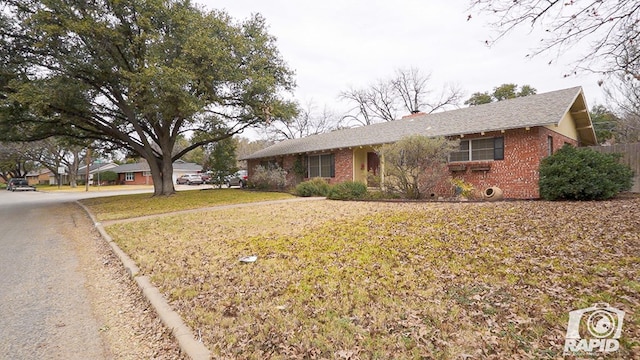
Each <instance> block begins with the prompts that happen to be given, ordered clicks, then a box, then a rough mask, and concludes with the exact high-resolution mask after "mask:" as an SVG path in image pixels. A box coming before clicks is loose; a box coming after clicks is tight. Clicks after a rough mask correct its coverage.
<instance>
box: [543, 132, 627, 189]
mask: <svg viewBox="0 0 640 360" xmlns="http://www.w3.org/2000/svg"><path fill="white" fill-rule="evenodd" d="M619 158H620V154H606V153H599V152H597V151H594V150H592V149H589V148H575V147H573V146H570V145H565V146H564V147H562V148H561V149H560V150H558V151H557V152H556V153H554V154H553V155H551V156H549V157H547V158H545V159H543V160H542V162H541V163H540V181H539V184H540V196H541V197H542V198H543V199H545V200H605V199H610V198H612V197H614V196H615V195H617V194H618V193H620V192H621V191H626V190H629V189H631V186H632V179H633V172H632V171H631V169H630V168H629V167H628V166H627V165H624V164H621V163H619V162H618V160H619Z"/></svg>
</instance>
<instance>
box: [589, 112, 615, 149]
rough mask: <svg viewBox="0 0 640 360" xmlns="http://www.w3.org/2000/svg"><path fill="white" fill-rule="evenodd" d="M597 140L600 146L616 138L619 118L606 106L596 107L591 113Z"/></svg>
mask: <svg viewBox="0 0 640 360" xmlns="http://www.w3.org/2000/svg"><path fill="white" fill-rule="evenodd" d="M589 115H591V122H592V123H593V129H594V131H595V132H596V138H597V139H598V142H599V143H600V144H604V143H606V142H607V141H608V140H611V139H614V138H615V132H616V125H617V124H618V122H619V121H620V119H618V117H617V116H616V115H615V114H614V113H613V112H612V111H610V110H609V109H607V108H606V107H605V106H604V105H594V106H593V107H592V108H591V111H590V113H589Z"/></svg>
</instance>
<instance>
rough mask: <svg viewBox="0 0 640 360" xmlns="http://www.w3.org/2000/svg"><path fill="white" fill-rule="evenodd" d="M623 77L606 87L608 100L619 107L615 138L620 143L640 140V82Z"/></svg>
mask: <svg viewBox="0 0 640 360" xmlns="http://www.w3.org/2000/svg"><path fill="white" fill-rule="evenodd" d="M622 78H623V79H621V80H618V81H617V82H615V83H614V84H610V85H608V86H606V87H605V93H606V94H607V99H608V101H609V102H610V103H613V104H615V105H616V107H617V109H616V115H617V118H618V121H616V123H615V127H614V129H613V133H614V138H615V141H616V142H618V143H632V142H640V82H638V81H635V80H632V79H624V76H622Z"/></svg>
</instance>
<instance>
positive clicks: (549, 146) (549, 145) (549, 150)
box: [547, 136, 553, 156]
mask: <svg viewBox="0 0 640 360" xmlns="http://www.w3.org/2000/svg"><path fill="white" fill-rule="evenodd" d="M547 155H549V156H551V155H553V136H547Z"/></svg>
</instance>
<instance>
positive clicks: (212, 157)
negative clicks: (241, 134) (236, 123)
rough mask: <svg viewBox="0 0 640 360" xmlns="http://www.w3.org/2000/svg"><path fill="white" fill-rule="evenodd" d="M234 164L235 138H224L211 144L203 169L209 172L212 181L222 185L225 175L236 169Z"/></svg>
mask: <svg viewBox="0 0 640 360" xmlns="http://www.w3.org/2000/svg"><path fill="white" fill-rule="evenodd" d="M236 164H237V161H236V140H235V139H234V138H226V139H224V140H220V141H218V142H217V143H215V144H213V145H212V149H211V152H210V153H209V157H208V159H207V161H206V163H205V169H207V170H208V171H210V172H211V180H212V181H213V183H214V184H218V186H219V187H222V184H224V180H225V177H227V176H229V175H231V174H233V173H235V172H236V171H238V167H237V166H236Z"/></svg>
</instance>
